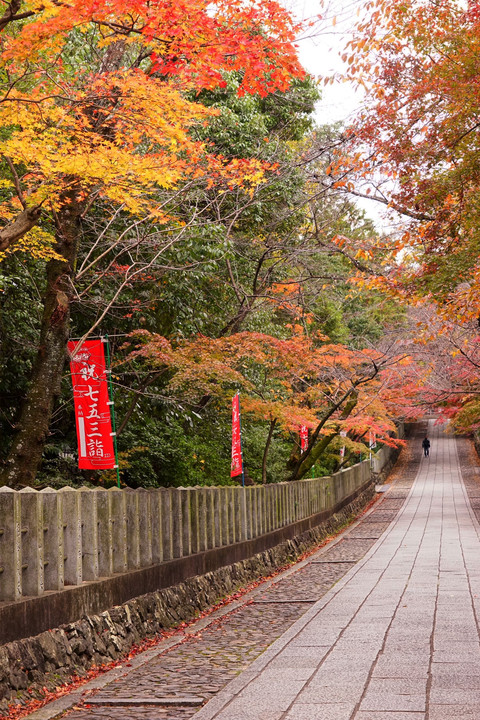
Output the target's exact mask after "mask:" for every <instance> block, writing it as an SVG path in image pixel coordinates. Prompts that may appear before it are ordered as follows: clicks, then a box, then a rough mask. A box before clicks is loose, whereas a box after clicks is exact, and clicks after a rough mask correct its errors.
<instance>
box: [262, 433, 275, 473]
mask: <svg viewBox="0 0 480 720" xmlns="http://www.w3.org/2000/svg"><path fill="white" fill-rule="evenodd" d="M276 424H277V421H276V420H270V427H269V429H268V437H267V441H266V443H265V449H264V451H263V459H262V483H263V484H264V485H266V484H267V457H268V451H269V450H270V443H271V442H272V437H273V431H274V430H275V425H276Z"/></svg>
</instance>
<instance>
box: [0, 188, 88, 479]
mask: <svg viewBox="0 0 480 720" xmlns="http://www.w3.org/2000/svg"><path fill="white" fill-rule="evenodd" d="M80 212H81V208H80V207H79V204H78V202H77V200H76V198H75V195H74V193H73V192H72V193H71V195H69V196H68V197H65V198H64V203H63V204H62V207H61V209H60V210H59V212H58V214H57V217H56V240H57V243H56V246H55V250H56V252H57V253H58V254H59V255H61V256H62V258H63V259H62V260H50V261H49V263H48V265H47V281H46V291H45V302H44V311H43V317H42V324H41V329H40V344H39V349H38V353H37V357H36V359H35V362H34V366H33V369H32V377H31V382H30V386H29V390H28V393H27V396H26V398H25V402H24V405H23V408H22V411H21V416H20V421H19V423H18V428H19V430H18V434H17V435H16V437H15V439H14V441H13V444H12V447H11V448H10V452H9V455H8V457H7V460H6V462H5V468H4V469H3V470H2V473H1V474H0V486H2V485H8V486H10V487H14V486H16V485H19V484H20V485H32V484H33V483H34V481H35V477H36V474H37V471H38V468H39V466H40V463H41V460H42V455H43V449H44V446H45V442H46V439H47V437H48V432H49V425H50V419H51V416H52V412H53V407H54V403H55V400H56V398H57V396H58V395H59V393H60V385H61V380H62V374H63V368H64V365H65V358H66V344H67V340H68V331H69V320H70V303H71V299H72V287H73V286H72V274H73V267H74V262H75V257H76V253H77V241H78V229H79V218H80Z"/></svg>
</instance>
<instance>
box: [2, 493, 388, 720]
mask: <svg viewBox="0 0 480 720" xmlns="http://www.w3.org/2000/svg"><path fill="white" fill-rule="evenodd" d="M373 494H374V488H373V485H372V483H371V482H367V483H366V487H365V488H364V489H363V490H362V491H361V492H360V493H359V494H357V497H355V499H353V500H352V501H351V502H350V503H349V504H347V505H346V506H345V507H343V508H342V509H341V510H339V511H338V512H336V513H335V514H333V515H330V517H329V518H328V519H327V520H325V521H324V522H323V523H321V524H320V525H318V526H317V527H313V528H311V529H309V530H307V531H305V532H303V533H302V534H300V535H298V536H297V537H295V538H293V539H289V540H286V541H284V542H281V543H280V544H278V545H276V546H275V547H274V548H271V549H269V550H266V551H264V552H262V553H259V554H256V555H254V556H253V557H250V558H247V559H244V560H242V561H240V562H236V563H234V564H232V565H229V566H225V567H220V568H218V569H216V570H214V571H212V572H208V573H206V574H204V575H201V576H196V577H191V578H189V579H187V580H185V581H184V582H182V583H180V584H178V585H176V586H173V587H169V588H165V589H163V590H158V591H155V592H152V593H148V594H146V595H143V596H141V597H137V598H135V599H132V600H130V601H129V602H127V603H124V604H123V605H121V606H117V607H114V608H112V609H110V610H106V611H104V612H101V613H99V614H94V615H85V616H84V617H82V618H81V619H80V620H78V621H76V622H73V623H68V624H65V625H63V626H62V627H59V628H56V629H53V630H49V631H46V632H43V633H40V634H39V635H37V636H35V637H30V638H26V639H23V640H17V641H15V642H11V643H8V644H6V645H3V646H1V647H0V713H2V712H6V710H7V706H8V704H9V703H12V702H18V703H22V702H25V701H27V700H31V699H32V697H41V695H42V689H43V688H48V689H53V688H55V687H57V686H58V685H59V684H61V683H62V682H65V681H66V680H68V678H69V677H71V676H72V675H82V674H84V673H85V672H86V671H87V670H88V669H89V668H90V667H92V666H93V665H101V664H104V663H109V662H111V661H112V660H116V659H118V658H119V657H121V656H123V655H125V654H126V653H128V651H129V650H130V648H131V647H132V645H134V644H135V643H138V642H139V641H141V640H143V639H144V638H147V637H149V636H150V637H151V636H154V635H155V634H157V633H159V632H161V631H162V630H164V629H166V628H171V627H173V626H175V625H177V624H178V623H180V622H184V621H186V620H190V619H192V618H194V617H195V616H196V615H197V614H198V613H199V612H201V611H202V610H205V609H206V608H208V607H209V606H212V605H214V604H215V603H216V602H218V601H219V600H220V599H221V598H223V597H225V596H227V595H229V594H231V593H232V592H234V591H235V590H236V589H238V588H240V587H242V586H245V585H247V584H248V583H249V582H251V581H253V580H255V579H258V578H260V577H263V576H266V575H269V574H271V573H272V572H274V571H275V570H277V569H278V568H280V567H282V566H284V565H286V564H288V563H290V562H292V561H294V560H295V559H297V558H298V557H299V556H300V555H301V554H302V553H304V552H305V551H306V550H307V549H309V548H311V547H312V546H315V545H316V544H318V543H319V542H321V541H322V540H323V539H324V538H325V537H326V536H327V535H329V534H331V533H333V532H336V531H338V530H339V529H340V528H341V527H342V526H343V525H344V524H345V523H346V522H347V521H348V520H349V519H351V518H352V516H354V515H355V514H357V513H358V512H359V511H360V510H361V509H362V508H363V507H364V506H365V505H366V503H367V502H368V501H369V500H370V499H371V498H372V496H373ZM27 688H28V691H27Z"/></svg>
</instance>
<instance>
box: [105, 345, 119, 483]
mask: <svg viewBox="0 0 480 720" xmlns="http://www.w3.org/2000/svg"><path fill="white" fill-rule="evenodd" d="M102 342H104V343H105V345H106V350H107V375H108V397H109V398H110V402H109V405H110V418H111V420H112V430H113V451H114V453H115V468H116V470H117V485H118V487H120V468H119V466H118V447H117V428H116V426H115V405H114V402H113V383H112V371H111V369H110V343H109V342H108V335H105V336H104V337H102Z"/></svg>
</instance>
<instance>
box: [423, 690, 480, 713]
mask: <svg viewBox="0 0 480 720" xmlns="http://www.w3.org/2000/svg"><path fill="white" fill-rule="evenodd" d="M430 702H431V703H434V704H435V705H455V706H456V705H465V706H466V705H470V706H474V707H476V708H480V688H479V689H471V688H466V689H461V688H456V687H452V686H450V687H448V688H446V687H432V690H431V693H430ZM479 716H480V711H479Z"/></svg>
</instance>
